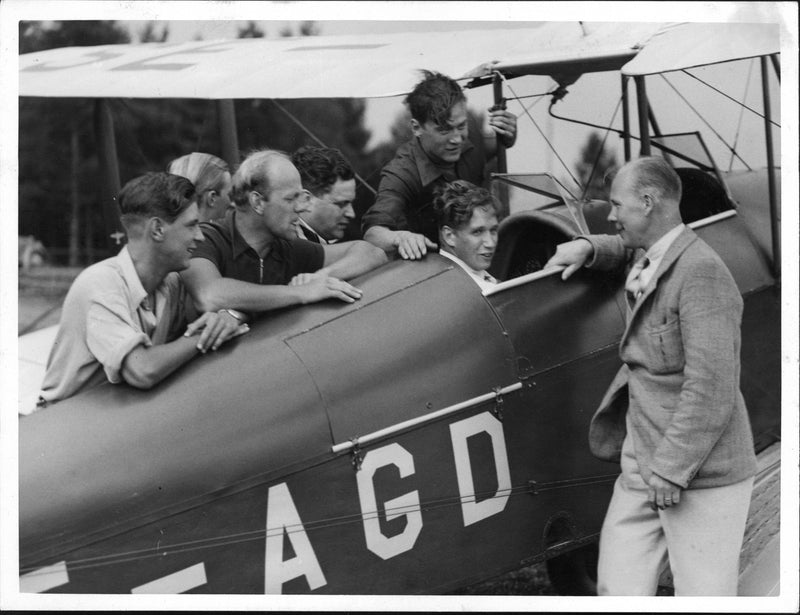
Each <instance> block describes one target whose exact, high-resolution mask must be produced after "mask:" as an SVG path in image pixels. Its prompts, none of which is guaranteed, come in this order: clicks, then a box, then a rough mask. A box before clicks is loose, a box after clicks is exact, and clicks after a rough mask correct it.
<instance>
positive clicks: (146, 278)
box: [39, 173, 247, 406]
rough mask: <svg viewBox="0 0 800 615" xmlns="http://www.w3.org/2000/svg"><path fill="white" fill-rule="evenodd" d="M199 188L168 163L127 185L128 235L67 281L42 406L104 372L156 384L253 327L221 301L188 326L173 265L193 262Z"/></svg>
mask: <svg viewBox="0 0 800 615" xmlns="http://www.w3.org/2000/svg"><path fill="white" fill-rule="evenodd" d="M195 197H196V195H195V191H194V187H193V186H192V183H191V182H190V181H189V180H188V179H186V178H184V177H179V176H177V175H171V174H169V173H148V174H146V175H144V176H142V177H137V178H136V179H132V180H131V181H129V182H128V183H127V184H125V186H124V187H123V188H122V190H121V192H120V194H119V198H118V202H119V208H120V211H121V213H122V216H121V220H122V224H123V226H124V227H125V231H126V233H127V235H128V244H127V245H126V246H125V247H123V248H122V250H120V252H119V254H117V255H116V256H113V257H111V258H108V259H106V260H104V261H101V262H99V263H96V264H94V265H92V266H91V267H88V268H86V269H85V270H84V271H82V272H81V274H80V275H79V276H78V277H77V278H76V279H75V282H73V284H72V286H71V287H70V290H69V292H68V293H67V296H66V298H65V300H64V305H63V308H62V315H61V322H60V323H59V328H58V333H57V334H56V339H55V341H54V343H53V348H52V350H51V352H50V357H49V358H48V361H47V371H46V373H45V377H44V382H43V384H42V389H41V393H40V404H39V405H40V406H43V405H46V404H47V403H52V402H55V401H58V400H60V399H64V398H66V397H70V396H72V395H75V394H76V393H78V392H80V391H81V390H83V389H85V388H87V387H89V386H92V385H94V384H99V383H101V382H103V381H104V380H108V381H109V382H112V383H115V384H116V383H119V382H127V383H128V384H130V385H132V386H134V387H137V388H142V389H147V388H150V387H152V386H153V385H155V384H156V383H158V382H159V381H161V380H162V379H163V378H165V377H166V376H167V375H169V374H170V373H172V372H173V371H174V370H175V369H177V368H178V367H179V366H180V365H182V364H183V363H185V362H186V361H188V360H189V359H191V358H192V357H194V356H195V355H196V354H197V352H198V351H199V352H206V351H207V350H209V349H212V350H216V349H217V348H218V347H219V346H220V344H222V343H224V342H225V341H226V340H228V339H230V338H231V337H233V336H235V335H238V334H240V333H243V332H245V331H246V330H247V326H246V325H241V324H240V323H239V322H237V321H236V319H234V318H232V317H231V316H230V315H229V314H228V313H227V312H225V311H224V310H222V311H221V312H219V313H217V312H216V311H212V312H206V313H205V314H202V315H201V316H200V318H198V319H197V320H195V321H194V322H192V323H191V324H189V325H188V327H187V326H186V322H185V317H184V311H183V306H184V297H185V295H184V292H183V287H182V285H181V282H180V278H179V277H178V274H177V273H175V272H177V271H181V270H182V269H185V268H186V267H187V266H188V265H189V259H190V258H191V254H192V252H193V251H194V250H195V249H196V246H197V244H198V243H201V242H202V241H203V236H202V233H200V230H199V227H198V224H199V218H198V209H197V203H196V199H195ZM198 332H201V334H200V335H199V337H198V336H197V333H198ZM181 334H183V337H181ZM176 338H177V339H176Z"/></svg>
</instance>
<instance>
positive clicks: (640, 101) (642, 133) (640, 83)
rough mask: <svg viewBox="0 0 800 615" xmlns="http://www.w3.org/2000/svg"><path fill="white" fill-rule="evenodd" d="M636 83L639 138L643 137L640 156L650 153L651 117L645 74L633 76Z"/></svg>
mask: <svg viewBox="0 0 800 615" xmlns="http://www.w3.org/2000/svg"><path fill="white" fill-rule="evenodd" d="M633 81H634V83H635V84H636V103H637V105H638V111H639V139H641V148H640V149H639V155H640V156H649V155H650V127H649V126H648V123H647V120H648V118H649V117H650V113H649V107H650V105H649V104H648V102H647V90H646V89H645V86H644V76H643V75H636V76H635V77H634V78H633Z"/></svg>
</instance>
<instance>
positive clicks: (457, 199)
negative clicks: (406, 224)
mask: <svg viewBox="0 0 800 615" xmlns="http://www.w3.org/2000/svg"><path fill="white" fill-rule="evenodd" d="M433 206H434V211H435V212H436V216H437V220H438V225H439V246H440V251H439V254H441V255H442V256H444V257H446V258H449V259H450V260H452V261H453V262H455V263H457V264H458V265H459V266H460V267H461V268H462V269H464V271H466V272H467V273H468V274H469V275H470V277H471V278H472V279H473V280H475V282H476V283H477V284H478V286H480V288H481V290H488V289H490V288H492V287H493V286H494V285H495V284H497V280H495V279H494V278H493V277H492V276H491V274H489V272H488V271H487V269H488V268H489V266H490V265H491V264H492V258H493V257H494V252H495V249H496V248H497V228H498V226H499V223H498V221H497V209H498V206H497V201H496V200H495V197H494V196H493V195H492V194H491V193H490V192H489V191H488V190H486V189H484V188H480V187H478V186H475V185H474V184H471V183H469V182H468V181H465V180H456V181H454V182H450V183H449V184H446V185H445V186H444V188H443V189H442V190H441V191H440V192H439V194H438V195H437V196H436V197H435V198H434V201H433Z"/></svg>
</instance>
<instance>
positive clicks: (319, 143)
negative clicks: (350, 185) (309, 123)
mask: <svg viewBox="0 0 800 615" xmlns="http://www.w3.org/2000/svg"><path fill="white" fill-rule="evenodd" d="M270 101H272V104H274V105H275V106H276V107H278V109H279V110H280V111H282V112H283V113H284V114H285V115H286V116H287V117H288V118H289V119H290V120H292V121H293V122H294V123H295V124H297V126H298V127H299V128H300V130H302V131H303V132H304V133H306V134H307V135H308V136H309V137H311V138H312V139H314V141H315V142H316V143H317V144H318V145H320V146H322V147H327V146H326V145H325V143H323V142H322V139H320V138H319V137H317V135H315V134H314V133H313V132H311V131H310V130H309V129H308V128H306V126H305V124H303V122H301V121H300V120H299V119H297V117H295V116H294V115H293V114H292V113H291V112H290V111H289V110H288V109H287V108H286V107H284V106H283V105H281V104H280V103H279V102H278V101H277V100H275V99H274V98H270ZM353 174H354V175H355V177H356V179H357V180H358V181H359V182H361V185H362V186H364V187H365V188H366V189H367V190H369V191H370V192H371V193H372V194H373V195H375V196H377V194H378V191H377V190H375V188H373V187H372V186H370V185H369V184H368V183H367V182H366V180H365V179H364V178H363V177H361V176H360V175H359V174H358V173H356V172H355V170H354V171H353Z"/></svg>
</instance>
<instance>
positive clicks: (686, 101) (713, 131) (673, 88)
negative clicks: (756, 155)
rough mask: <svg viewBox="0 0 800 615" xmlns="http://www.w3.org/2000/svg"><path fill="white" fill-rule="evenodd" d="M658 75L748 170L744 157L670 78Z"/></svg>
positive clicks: (748, 166) (661, 74)
mask: <svg viewBox="0 0 800 615" xmlns="http://www.w3.org/2000/svg"><path fill="white" fill-rule="evenodd" d="M660 76H661V78H662V79H663V80H664V81H666V82H667V85H668V86H669V87H671V88H672V90H673V91H674V92H675V93H676V94H677V95H678V96H679V97H680V99H681V100H682V101H683V102H685V103H686V104H687V105H688V107H689V108H690V109H691V110H692V111H694V112H695V115H697V117H699V118H700V120H701V121H702V122H703V123H704V124H705V125H706V126H707V127H708V129H709V130H710V131H711V132H712V133H714V135H715V136H716V137H717V138H718V139H719V140H720V141H722V143H723V144H724V145H725V147H727V148H728V150H729V151H730V152H731V154H732V155H733V156H736V157H737V158H738V159H739V160H741V161H742V164H744V166H746V167H747V168H748V170H749V169H750V168H751V167H750V165H749V164H747V162H745V160H744V159H743V158H742V157H741V156H740V155H739V154H738V153H737V152H736V150H735V149H733V148H732V147H731V146H730V145H728V142H727V141H726V140H725V139H724V138H723V136H722V135H720V134H719V133H718V132H717V131H716V129H715V128H714V127H713V126H712V125H711V124H709V123H708V121H707V120H706V119H705V118H704V117H703V116H702V115H701V114H700V112H699V111H698V110H697V109H695V108H694V107H693V106H692V103H690V102H689V101H688V100H686V97H685V96H684V95H683V94H681V93H680V91H678V89H677V88H676V87H675V86H674V85H672V83H671V82H670V80H669V79H667V77H666V75H664V74H663V73H660Z"/></svg>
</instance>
